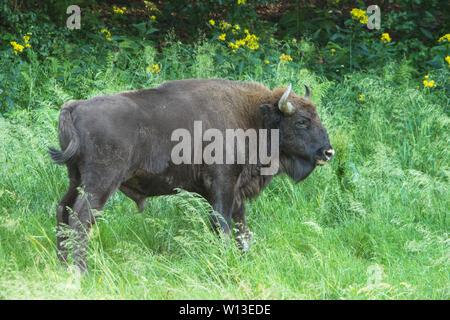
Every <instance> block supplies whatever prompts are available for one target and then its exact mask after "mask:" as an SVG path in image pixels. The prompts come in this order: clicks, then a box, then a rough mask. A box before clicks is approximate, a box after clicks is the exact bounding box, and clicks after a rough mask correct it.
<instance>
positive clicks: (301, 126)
mask: <svg viewBox="0 0 450 320" xmlns="http://www.w3.org/2000/svg"><path fill="white" fill-rule="evenodd" d="M308 125H309V121H308V119H300V120H298V121H297V122H296V123H295V127H296V128H297V129H305V128H307V127H308Z"/></svg>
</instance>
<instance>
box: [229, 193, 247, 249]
mask: <svg viewBox="0 0 450 320" xmlns="http://www.w3.org/2000/svg"><path fill="white" fill-rule="evenodd" d="M245 215H246V209H245V203H244V201H241V200H239V201H236V205H235V207H234V210H233V220H234V222H235V225H236V228H237V233H236V236H235V239H236V242H237V243H238V245H239V247H240V248H241V249H242V250H244V251H247V250H248V248H249V247H250V243H251V240H252V233H251V232H250V230H248V228H247V222H246V220H245Z"/></svg>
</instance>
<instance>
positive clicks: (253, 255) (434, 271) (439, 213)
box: [0, 43, 450, 299]
mask: <svg viewBox="0 0 450 320" xmlns="http://www.w3.org/2000/svg"><path fill="white" fill-rule="evenodd" d="M168 50H171V51H170V52H166V53H164V56H165V57H166V59H167V60H171V68H170V70H168V71H166V72H161V73H151V72H147V71H146V70H145V67H146V66H147V65H148V64H149V61H153V59H154V54H155V53H154V52H153V51H151V50H145V51H144V52H142V54H140V55H139V56H136V57H134V58H133V59H132V60H130V61H128V65H127V67H126V68H120V67H117V61H118V60H117V59H118V53H113V52H112V53H110V54H108V55H107V57H106V61H105V64H104V65H103V66H102V67H99V68H97V69H95V68H91V69H89V68H87V69H85V70H84V72H83V73H82V74H80V73H79V72H78V73H77V72H75V71H74V70H73V69H70V68H66V69H65V68H64V65H63V64H64V62H62V61H61V60H57V59H55V58H49V59H47V60H46V63H38V62H37V61H36V60H33V58H32V57H31V63H30V64H29V65H28V67H27V68H23V69H22V71H21V72H22V77H23V79H24V81H25V84H24V85H23V87H22V89H21V90H23V91H22V92H21V95H22V96H24V97H26V96H29V97H30V101H33V103H34V107H33V108H31V107H30V106H27V105H22V106H21V108H17V109H15V110H13V111H12V112H10V113H8V114H5V115H4V116H1V117H0V177H1V179H0V299H449V298H450V288H449V285H450V277H449V276H450V268H449V267H450V250H449V245H450V243H449V234H448V232H449V214H448V213H449V212H448V211H449V208H450V206H449V205H450V204H449V200H450V194H449V183H448V178H449V148H448V144H449V117H448V110H449V109H448V108H449V106H448V102H449V100H448V96H447V95H446V94H445V92H444V90H443V89H442V88H440V87H438V88H423V87H420V88H417V87H416V84H417V83H416V82H415V81H414V80H413V78H412V76H411V74H410V73H409V69H408V68H407V66H405V65H402V64H386V66H384V67H383V69H382V71H381V72H377V73H373V74H372V73H371V72H370V71H367V72H359V73H358V72H355V73H351V74H348V75H346V76H345V77H344V78H343V80H342V81H329V80H327V79H326V78H325V77H322V76H319V75H316V74H315V73H313V72H312V71H309V70H308V68H304V69H301V70H299V69H296V68H288V67H286V64H282V63H280V64H278V65H277V64H274V65H273V66H272V67H271V68H272V69H271V70H270V73H268V72H265V71H263V69H261V68H258V66H255V68H254V69H253V70H251V72H246V73H242V74H241V75H238V76H233V77H232V79H234V80H243V81H258V82H262V83H264V84H266V85H267V86H270V87H271V88H273V87H275V86H278V85H286V84H287V83H289V82H292V83H293V89H294V91H296V92H297V93H299V94H301V93H303V90H304V88H303V83H308V84H309V85H310V86H311V88H312V100H313V102H314V103H315V104H316V105H317V107H318V113H319V116H320V117H321V120H322V122H323V124H324V126H325V127H326V128H327V130H328V133H329V135H330V140H331V143H332V145H333V147H334V148H335V150H336V155H335V157H334V158H333V160H332V161H331V163H330V164H329V165H327V166H324V167H318V168H317V169H316V170H315V171H314V172H313V173H312V174H311V175H310V177H309V178H307V179H306V180H305V181H303V182H301V183H299V184H297V185H296V184H294V183H293V182H292V181H290V180H289V179H288V177H286V176H278V177H277V178H275V179H274V180H273V181H272V182H271V184H270V185H269V187H268V188H267V189H266V190H265V191H264V192H262V194H261V195H260V197H259V198H258V199H257V200H255V201H254V202H252V203H248V204H247V208H248V210H247V216H248V225H249V228H250V229H251V231H252V232H253V233H254V242H253V245H252V247H251V248H250V250H249V251H248V252H247V253H245V254H242V253H241V252H240V251H239V250H238V249H237V248H236V247H235V246H234V245H230V244H227V243H223V242H222V241H221V240H220V239H218V238H217V237H216V236H215V234H214V233H213V232H212V231H211V229H210V226H209V220H208V210H209V207H208V205H207V203H205V201H204V200H202V199H201V198H199V197H198V196H196V195H195V194H191V193H187V192H180V194H178V195H174V196H166V197H158V198H149V199H147V207H146V209H145V211H144V212H143V213H141V214H138V213H137V208H136V206H135V204H134V203H133V202H132V201H131V200H129V199H128V198H126V197H125V196H124V195H123V194H121V193H120V192H119V191H117V192H116V193H115V195H114V196H113V197H112V198H111V199H110V200H109V201H108V203H107V205H106V207H105V209H104V211H103V212H102V215H101V217H100V218H99V220H98V223H97V224H96V225H95V226H94V227H93V230H92V233H91V237H90V241H89V249H88V263H89V266H90V272H89V274H88V275H87V276H85V277H81V278H80V277H78V276H77V274H76V273H75V272H72V271H71V270H70V269H69V270H66V269H64V268H62V267H61V266H60V265H59V263H58V261H57V258H56V245H55V243H56V235H55V232H56V205H57V203H58V202H59V201H60V199H61V197H62V195H63V194H64V193H65V191H66V190H67V186H68V178H67V173H66V169H65V167H62V166H57V165H55V164H53V163H52V162H51V160H50V158H49V156H48V154H47V147H48V146H55V145H56V146H57V145H58V139H57V119H58V112H59V107H60V105H61V104H62V103H64V102H65V101H67V100H69V99H73V98H76V99H80V98H90V97H93V96H96V95H98V94H106V93H116V92H119V91H122V90H130V89H137V88H150V87H154V86H157V85H159V84H161V83H163V82H164V81H166V80H171V79H182V78H193V77H206V78H211V77H226V75H224V73H223V72H222V71H221V68H225V67H230V66H226V65H221V66H217V65H215V64H214V62H213V60H212V59H211V58H210V57H211V55H212V54H213V52H214V50H215V47H214V45H211V44H208V43H206V44H204V45H202V44H198V45H197V47H196V50H197V51H196V54H195V55H193V56H192V57H191V59H190V60H187V58H186V57H181V55H182V49H181V47H179V46H177V44H176V43H174V45H173V46H171V47H170V49H168ZM90 59H92V61H95V59H96V57H95V56H94V55H92V56H91V58H90ZM177 61H183V63H178V62H177ZM71 63H72V64H74V65H76V62H71ZM83 63H85V65H89V63H90V62H89V61H85V62H83ZM166 63H167V61H166ZM64 70H67V71H64ZM140 70H141V71H140ZM169 71H170V72H169ZM447 75H448V73H447ZM445 81H447V80H446V77H445V73H444V76H442V78H441V79H437V82H439V83H444V82H445ZM61 83H63V84H68V83H75V84H76V86H77V90H76V91H75V90H72V91H71V90H67V89H65V87H64V86H62V85H61ZM361 94H363V95H364V96H363V97H361V96H360V95H361Z"/></svg>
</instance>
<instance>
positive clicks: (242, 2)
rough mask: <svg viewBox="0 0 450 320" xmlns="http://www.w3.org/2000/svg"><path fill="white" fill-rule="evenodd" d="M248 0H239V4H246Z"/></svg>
mask: <svg viewBox="0 0 450 320" xmlns="http://www.w3.org/2000/svg"><path fill="white" fill-rule="evenodd" d="M246 2H247V0H238V4H246Z"/></svg>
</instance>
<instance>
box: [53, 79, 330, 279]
mask: <svg viewBox="0 0 450 320" xmlns="http://www.w3.org/2000/svg"><path fill="white" fill-rule="evenodd" d="M305 87H306V95H305V96H304V97H299V96H297V95H295V94H294V93H293V92H292V91H291V85H289V86H288V87H287V88H276V89H274V90H270V89H268V88H267V87H265V86H264V85H262V84H259V83H250V82H237V81H228V80H223V79H188V80H177V81H170V82H166V83H164V84H163V85H161V86H159V87H157V88H154V89H148V90H137V91H126V92H122V93H118V94H115V95H104V96H98V97H95V98H92V99H88V100H78V101H69V102H67V103H65V104H64V105H63V106H62V110H61V113H60V115H59V126H58V129H59V142H60V146H61V149H62V151H59V150H56V149H54V148H49V152H50V156H51V158H52V159H53V160H54V161H55V162H56V163H58V164H65V165H66V166H67V169H68V175H69V179H70V183H69V190H68V191H67V193H66V194H65V195H64V196H63V198H62V200H61V202H60V203H59V205H58V207H57V220H58V230H59V229H60V228H61V227H62V226H64V225H69V226H70V228H71V229H72V230H73V231H74V240H75V241H74V246H73V257H74V263H75V265H76V266H77V267H79V268H80V269H81V270H82V271H83V270H86V268H87V263H86V245H87V238H88V231H89V229H90V227H91V225H92V224H93V223H94V222H95V218H94V216H93V214H92V209H95V210H102V209H103V206H104V205H105V202H106V201H107V200H108V198H109V197H110V196H111V195H112V194H113V193H114V192H115V191H116V190H117V189H119V190H121V191H122V192H123V193H124V194H125V195H127V196H128V197H130V198H131V199H133V200H134V201H135V202H136V203H137V205H138V208H139V211H142V210H143V208H144V205H145V199H146V198H147V197H152V196H158V195H166V194H172V193H174V192H175V191H174V189H175V188H182V189H185V190H188V191H192V192H196V193H198V194H200V195H202V196H203V197H204V198H205V199H206V200H207V201H208V202H209V203H210V204H211V206H212V208H213V209H214V211H215V212H218V213H219V214H220V215H217V214H212V216H211V220H212V222H213V226H214V228H215V229H216V230H217V231H219V230H221V231H223V232H224V234H225V235H227V236H230V235H231V230H232V219H233V220H234V222H235V226H236V228H237V235H236V239H237V241H238V243H239V244H240V245H241V246H242V248H244V249H246V248H247V247H248V243H249V240H250V236H251V233H250V232H249V230H248V229H247V224H246V221H245V204H244V201H245V199H251V198H255V197H256V196H258V194H259V193H260V192H261V191H262V190H263V189H264V188H265V187H266V186H267V184H268V183H269V182H270V180H271V178H272V177H273V175H276V174H279V173H282V172H284V173H286V174H287V175H288V176H290V177H291V178H292V179H293V180H294V181H295V182H296V183H297V182H299V181H301V180H303V179H305V178H306V177H307V176H308V175H309V174H310V173H311V172H312V171H313V170H314V168H315V167H316V166H317V165H323V164H325V163H327V162H328V161H329V160H330V159H331V158H332V156H333V154H334V150H333V148H332V147H331V145H330V141H329V138H328V134H327V132H326V130H325V128H324V127H323V126H322V123H321V122H320V120H319V117H318V115H317V112H316V108H315V106H314V105H313V103H312V102H311V101H310V100H309V97H310V89H309V87H308V86H306V85H305ZM195 123H197V124H198V123H201V125H202V126H203V129H215V130H216V132H217V130H218V131H219V132H225V131H226V130H229V129H234V130H236V129H242V130H245V131H246V132H250V131H251V130H255V131H262V130H263V129H267V130H269V131H270V132H269V135H268V136H269V137H274V134H275V133H276V134H277V137H279V140H275V142H274V141H273V140H269V139H262V138H261V136H260V137H259V138H258V140H257V145H256V148H257V149H261V148H262V147H264V150H273V146H274V145H275V146H276V147H279V148H278V149H277V150H276V153H277V154H279V156H278V157H274V158H271V163H268V164H267V163H262V162H261V161H260V159H257V161H256V162H253V163H252V162H251V161H247V160H248V159H249V153H251V152H252V151H255V150H252V148H255V145H253V146H251V144H250V143H249V144H248V145H246V146H245V148H244V149H242V148H241V149H239V148H238V149H239V150H237V151H235V149H234V146H233V148H232V150H233V151H232V152H233V153H235V155H236V154H237V153H239V152H241V153H242V152H244V153H245V155H246V156H247V158H245V159H247V160H246V162H245V163H242V162H241V163H239V162H238V163H233V164H227V163H228V162H227V163H225V164H224V163H223V162H222V163H221V162H220V161H217V162H215V163H208V164H206V163H204V162H198V159H197V161H195V159H194V163H192V162H189V161H185V162H183V163H179V164H178V163H177V164H176V163H174V161H173V159H172V157H173V150H174V147H175V146H176V145H177V142H176V141H173V136H172V135H173V133H174V132H175V131H176V130H177V129H180V128H183V130H184V132H187V133H190V134H194V135H195V132H194V131H195V128H194V127H195ZM249 129H250V130H249ZM242 130H241V131H242ZM274 130H275V131H274ZM271 133H273V134H272V135H271ZM246 137H247V138H249V137H250V135H248V136H246ZM216 139H217V137H216ZM204 140H205V139H204ZM209 140H210V141H211V140H212V138H211V137H209ZM227 144H229V142H227ZM205 145H206V143H205V141H202V142H201V144H200V152H201V151H202V150H203V148H205ZM219 146H221V145H220V144H219ZM249 146H251V147H249ZM198 147H199V145H198V143H197V146H195V142H194V146H193V147H192V151H193V153H194V157H195V152H196V150H194V149H196V148H198ZM271 147H272V149H271ZM223 148H224V151H225V152H226V151H229V149H227V147H226V146H224V147H223ZM225 149H227V150H225ZM188 151H189V152H187V156H188V158H191V156H190V155H191V154H192V153H191V152H190V151H191V150H188ZM197 151H198V150H197ZM218 151H221V150H218V149H216V150H215V151H214V152H213V153H212V154H214V153H216V154H215V155H216V156H217V155H218V154H219V153H220V152H218ZM184 152H186V150H184ZM255 152H256V151H255ZM183 156H184V157H186V154H184V155H183ZM185 159H186V158H185ZM189 160H190V159H189ZM269 166H272V167H275V168H276V170H275V172H273V173H272V174H270V175H264V174H261V172H262V170H263V169H264V168H266V169H267V167H269ZM78 187H81V188H82V189H83V191H84V192H82V193H81V194H79V192H78V191H77V188H78ZM69 208H70V209H69ZM70 211H73V213H70ZM66 239H67V235H63V234H62V233H60V232H58V236H57V247H58V258H59V259H60V260H61V261H62V262H67V254H68V250H67V248H66V247H65V246H64V245H63V244H62V242H63V241H64V240H66Z"/></svg>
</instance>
